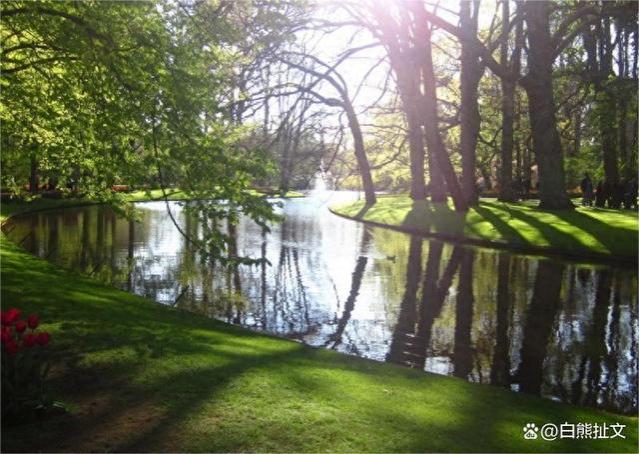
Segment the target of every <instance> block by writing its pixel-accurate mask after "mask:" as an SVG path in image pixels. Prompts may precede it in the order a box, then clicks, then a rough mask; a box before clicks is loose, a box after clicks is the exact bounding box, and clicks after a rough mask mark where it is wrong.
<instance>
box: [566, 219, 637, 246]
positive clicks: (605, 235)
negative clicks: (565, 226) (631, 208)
mask: <svg viewBox="0 0 639 454" xmlns="http://www.w3.org/2000/svg"><path fill="white" fill-rule="evenodd" d="M553 214H554V215H555V216H557V217H558V218H559V219H561V220H563V221H565V222H568V223H570V224H572V225H573V226H574V227H575V228H576V229H579V230H582V231H584V232H587V233H589V234H590V235H592V236H593V237H594V238H596V239H597V241H599V242H600V243H601V244H603V245H604V247H605V248H606V249H607V250H608V251H609V252H613V253H614V252H616V251H619V250H623V251H624V252H634V254H635V255H636V252H637V232H636V230H631V229H626V228H623V227H616V226H612V225H610V224H608V223H606V222H604V221H602V220H599V219H597V218H594V217H592V216H588V215H587V214H585V213H583V212H581V211H578V210H573V211H557V212H554V213H553ZM633 245H634V247H632V246H633ZM628 255H630V254H628Z"/></svg>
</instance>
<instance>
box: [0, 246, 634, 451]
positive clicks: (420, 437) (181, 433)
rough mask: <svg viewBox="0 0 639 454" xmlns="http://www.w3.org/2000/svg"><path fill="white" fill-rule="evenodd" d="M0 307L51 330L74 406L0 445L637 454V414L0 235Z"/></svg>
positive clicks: (15, 429) (18, 430)
mask: <svg viewBox="0 0 639 454" xmlns="http://www.w3.org/2000/svg"><path fill="white" fill-rule="evenodd" d="M0 257H1V259H2V262H1V264H2V266H1V282H2V287H1V296H2V305H3V308H4V309H6V308H8V307H19V308H21V309H22V310H23V311H24V312H25V313H27V314H28V313H31V312H35V313H38V314H40V316H41V319H42V322H43V326H42V328H43V329H45V330H49V331H51V332H52V333H53V341H52V344H51V347H52V352H53V353H54V355H55V358H57V359H56V360H55V367H54V368H53V371H52V374H51V381H50V383H51V389H52V391H53V392H54V394H55V396H56V397H57V398H59V399H62V400H63V401H64V402H65V403H66V404H67V405H68V407H69V408H70V413H69V414H67V415H62V416H56V417H52V418H50V419H47V420H44V421H42V422H38V423H34V424H32V425H22V426H20V425H18V426H10V425H7V424H6V423H7V421H3V424H5V425H4V427H3V431H2V451H3V452H13V451H26V452H37V451H40V450H41V451H58V450H62V451H75V452H87V451H114V450H117V451H129V452H135V451H173V452H175V451H184V452H200V451H225V452H226V451H234V452H237V451H279V452H281V451H288V452H291V451H297V452H299V451H305V452H309V451H313V452H317V451H338V452H340V451H370V452H376V451H394V452H415V451H420V452H428V451H464V452H480V451H484V452H485V451H491V452H492V451H506V452H528V451H551V452H557V451H572V452H582V451H583V452H585V451H602V452H635V450H636V446H637V422H638V420H637V418H631V417H624V416H618V415H612V414H608V413H603V412H598V411H594V410H590V409H585V408H581V407H575V406H571V405H566V404H559V403H556V402H551V401H548V400H544V399H540V398H537V397H533V396H526V395H522V394H515V393H511V392H509V391H506V390H502V389H498V388H495V387H490V386H483V385H476V384H469V383H466V382H465V381H463V380H460V379H455V378H450V377H442V376H437V375H432V374H426V373H423V372H420V371H415V370H411V369H407V368H402V367H399V366H394V365H390V364H381V363H376V362H373V361H369V360H364V359H359V358H356V357H352V356H346V355H342V354H339V353H336V352H333V351H329V350H323V349H315V348H311V347H308V346H304V345H302V344H300V343H296V342H292V341H287V340H283V339H278V338H274V337H271V336H266V335H262V334H258V333H254V332H251V331H248V330H245V329H242V328H239V327H234V326H231V325H227V324H224V323H221V322H218V321H215V320H210V319H207V318H205V317H202V316H198V315H194V314H189V313H186V312H183V311H179V310H175V309H170V308H167V307H164V306H161V305H159V304H156V303H154V302H152V301H150V300H147V299H144V298H141V297H138V296H135V295H132V294H129V293H126V292H123V291H120V290H117V289H115V288H113V287H110V286H106V285H103V284H101V283H98V282H97V281H94V280H92V279H90V278H88V277H85V276H82V275H78V274H76V273H72V272H69V271H66V270H61V269H58V268H56V267H55V266H54V265H52V264H51V263H49V262H46V261H45V260H42V259H39V258H37V257H34V256H32V255H30V254H28V253H27V252H25V251H24V250H22V249H21V248H19V247H18V246H16V245H15V244H13V243H11V242H10V241H9V240H7V239H6V237H4V235H2V237H1V238H0ZM566 421H567V422H572V423H579V422H583V423H599V424H601V423H604V422H605V423H607V424H608V425H610V424H613V423H616V422H619V423H622V424H626V425H627V426H628V427H626V430H625V435H626V436H627V438H626V439H614V440H611V439H609V440H560V441H554V442H545V441H542V440H524V439H523V426H524V425H525V424H526V423H529V422H532V423H535V424H537V425H538V426H540V425H542V424H544V423H555V424H561V423H563V422H566Z"/></svg>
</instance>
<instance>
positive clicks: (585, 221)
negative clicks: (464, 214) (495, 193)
mask: <svg viewBox="0 0 639 454" xmlns="http://www.w3.org/2000/svg"><path fill="white" fill-rule="evenodd" d="M484 205H487V206H492V207H496V208H498V209H505V210H506V211H507V212H508V213H509V215H510V216H511V217H512V218H515V219H518V220H520V221H523V222H524V223H526V224H528V225H529V226H531V227H534V228H535V229H536V230H537V231H538V232H539V234H540V235H541V236H542V237H543V238H544V239H545V240H546V241H547V243H548V246H549V247H551V248H556V249H563V250H567V251H571V250H572V251H575V250H577V251H579V250H587V249H592V246H591V245H589V244H587V243H584V242H582V241H581V239H580V231H581V232H585V233H588V234H589V235H591V236H592V237H593V238H594V239H595V240H596V241H598V242H599V243H601V244H602V245H603V246H604V247H605V248H606V249H607V250H608V251H609V252H612V251H615V250H617V249H618V244H616V241H617V240H616V239H615V238H614V237H615V236H616V235H618V233H619V232H620V230H621V231H626V232H627V233H628V234H629V235H630V236H631V235H632V232H630V231H627V229H618V228H614V230H613V229H611V227H610V226H609V225H608V224H606V223H604V222H602V221H600V220H598V219H595V218H592V217H590V216H588V215H585V214H583V213H580V212H578V211H573V210H557V211H552V212H551V213H550V214H552V215H554V216H556V217H557V218H559V219H561V220H563V221H565V222H566V223H568V224H569V225H570V226H571V228H572V229H574V233H569V232H566V231H564V230H560V229H558V228H557V227H555V226H553V224H552V223H550V222H544V221H543V220H542V219H540V218H538V217H536V216H535V215H534V214H527V213H524V212H523V211H521V210H519V209H517V208H516V207H510V206H508V205H504V206H499V205H497V204H495V203H492V202H484ZM630 236H629V238H630ZM630 239H631V238H630ZM594 252H597V251H594Z"/></svg>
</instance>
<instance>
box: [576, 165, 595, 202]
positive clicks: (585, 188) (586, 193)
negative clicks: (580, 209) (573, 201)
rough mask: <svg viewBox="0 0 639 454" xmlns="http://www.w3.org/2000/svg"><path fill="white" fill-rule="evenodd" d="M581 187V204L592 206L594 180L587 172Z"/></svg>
mask: <svg viewBox="0 0 639 454" xmlns="http://www.w3.org/2000/svg"><path fill="white" fill-rule="evenodd" d="M579 187H580V188H581V194H582V197H583V198H582V200H581V204H582V205H583V206H592V196H593V192H592V180H591V179H590V175H588V173H587V172H586V173H585V174H584V178H583V180H581V183H580V185H579Z"/></svg>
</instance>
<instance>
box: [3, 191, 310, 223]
mask: <svg viewBox="0 0 639 454" xmlns="http://www.w3.org/2000/svg"><path fill="white" fill-rule="evenodd" d="M252 192H253V193H255V194H258V195H264V196H269V197H270V196H271V195H270V194H265V193H262V192H258V191H254V190H252ZM122 196H123V198H124V200H125V201H126V202H131V203H132V202H149V201H154V200H164V194H163V193H162V190H161V189H151V190H149V191H144V190H139V191H131V192H126V193H122ZM281 197H284V198H298V197H304V194H302V193H301V192H298V191H288V192H287V193H286V194H285V195H284V196H281ZM167 199H168V200H171V201H180V200H188V197H187V195H186V194H185V193H184V192H183V191H181V190H179V189H168V190H167ZM94 203H96V201H94V200H91V199H87V198H82V199H78V198H68V199H52V198H44V197H39V198H36V199H33V200H32V201H30V202H24V201H20V200H8V201H3V202H2V214H3V215H4V216H5V217H6V216H8V215H14V214H19V213H22V212H25V211H37V210H50V209H55V208H64V207H65V206H81V205H92V204H94Z"/></svg>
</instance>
